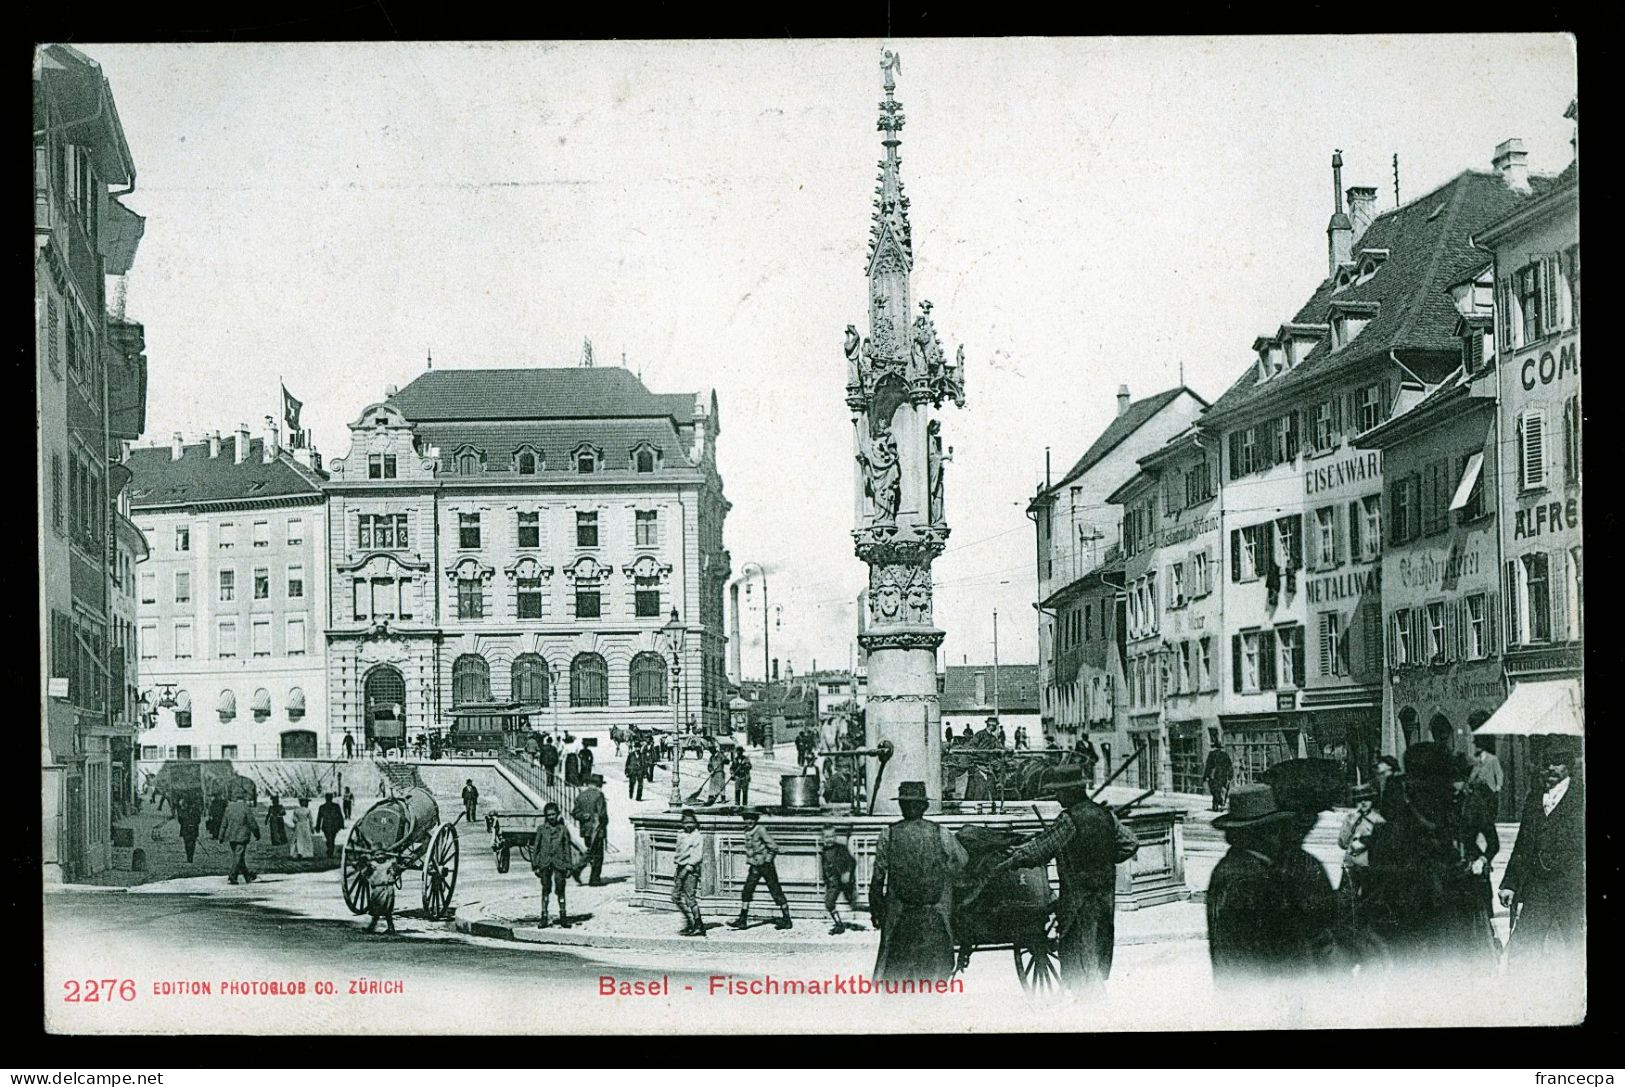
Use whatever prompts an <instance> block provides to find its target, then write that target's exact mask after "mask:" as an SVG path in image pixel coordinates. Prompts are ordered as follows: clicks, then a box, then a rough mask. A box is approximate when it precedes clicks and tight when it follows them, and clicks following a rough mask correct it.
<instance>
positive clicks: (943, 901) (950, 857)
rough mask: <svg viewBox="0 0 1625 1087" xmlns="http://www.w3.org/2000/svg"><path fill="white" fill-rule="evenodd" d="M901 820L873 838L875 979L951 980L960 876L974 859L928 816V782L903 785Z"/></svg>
mask: <svg viewBox="0 0 1625 1087" xmlns="http://www.w3.org/2000/svg"><path fill="white" fill-rule="evenodd" d="M897 806H898V807H899V808H900V809H901V810H902V813H903V818H902V819H901V820H899V821H898V822H896V823H893V824H891V825H890V826H887V827H882V828H881V829H880V835H879V837H878V838H877V839H876V841H875V866H874V876H873V878H871V879H870V881H869V913H870V915H871V916H872V917H873V918H874V922H875V926H876V927H877V928H879V929H880V953H879V955H877V956H876V958H875V970H874V977H875V980H876V981H901V980H903V979H905V978H934V979H939V980H946V979H947V978H948V977H949V976H950V975H951V974H952V973H953V969H954V937H953V925H952V911H953V885H954V878H955V877H956V876H957V875H958V874H959V873H960V872H961V871H962V870H963V869H964V867H965V863H966V862H967V861H968V860H969V859H970V858H969V856H968V855H967V854H966V853H965V849H964V847H963V846H961V845H960V844H959V841H958V839H956V838H955V837H954V836H953V834H952V833H951V832H950V831H949V830H948V828H947V827H943V826H938V825H937V824H936V823H933V822H931V820H929V819H927V818H925V813H926V810H927V809H928V808H930V806H931V801H930V799H929V798H928V797H927V796H926V792H925V782H923V781H905V782H903V783H902V784H900V785H898V787H897Z"/></svg>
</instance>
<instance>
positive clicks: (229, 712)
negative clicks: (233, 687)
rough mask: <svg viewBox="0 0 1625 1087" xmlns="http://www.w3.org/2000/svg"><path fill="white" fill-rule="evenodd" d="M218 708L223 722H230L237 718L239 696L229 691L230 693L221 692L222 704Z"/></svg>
mask: <svg viewBox="0 0 1625 1087" xmlns="http://www.w3.org/2000/svg"><path fill="white" fill-rule="evenodd" d="M217 708H218V709H219V710H220V720H222V721H229V720H231V719H232V718H233V717H236V716H237V694H236V692H234V691H229V690H228V691H221V692H220V703H219V705H218V707H217Z"/></svg>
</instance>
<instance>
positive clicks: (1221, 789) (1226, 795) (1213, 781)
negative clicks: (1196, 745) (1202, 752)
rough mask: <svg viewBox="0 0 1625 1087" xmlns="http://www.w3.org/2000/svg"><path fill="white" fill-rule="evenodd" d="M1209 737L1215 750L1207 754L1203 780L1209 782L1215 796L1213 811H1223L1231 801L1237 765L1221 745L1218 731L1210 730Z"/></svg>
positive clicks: (1209, 789) (1209, 787) (1209, 790)
mask: <svg viewBox="0 0 1625 1087" xmlns="http://www.w3.org/2000/svg"><path fill="white" fill-rule="evenodd" d="M1208 735H1209V736H1210V737H1211V738H1212V740H1213V749H1212V750H1211V751H1209V752H1208V753H1207V765H1206V766H1204V767H1203V768H1202V780H1203V781H1205V782H1207V787H1208V792H1210V793H1212V794H1213V809H1212V810H1213V811H1223V810H1224V806H1225V804H1226V803H1227V802H1228V801H1229V799H1230V782H1231V781H1232V780H1234V778H1235V773H1236V766H1235V763H1234V762H1233V761H1232V760H1231V758H1230V752H1228V751H1226V750H1225V749H1224V747H1223V745H1221V744H1220V743H1219V733H1218V730H1216V729H1212V730H1209V733H1208Z"/></svg>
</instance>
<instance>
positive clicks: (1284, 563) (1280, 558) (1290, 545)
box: [1266, 514, 1303, 570]
mask: <svg viewBox="0 0 1625 1087" xmlns="http://www.w3.org/2000/svg"><path fill="white" fill-rule="evenodd" d="M1266 527H1269V526H1266ZM1273 532H1274V539H1273V541H1272V550H1271V551H1270V552H1269V554H1268V556H1267V557H1266V561H1273V562H1275V563H1276V564H1277V565H1279V566H1281V567H1283V568H1285V569H1287V570H1301V569H1302V568H1303V518H1302V517H1300V516H1299V515H1298V514H1293V515H1292V516H1290V517H1277V518H1276V519H1275V523H1274V526H1273ZM1267 534H1268V533H1266V535H1267Z"/></svg>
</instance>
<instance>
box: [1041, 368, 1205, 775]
mask: <svg viewBox="0 0 1625 1087" xmlns="http://www.w3.org/2000/svg"><path fill="white" fill-rule="evenodd" d="M1205 406H1206V401H1204V400H1202V399H1201V398H1200V397H1199V396H1197V395H1196V394H1195V393H1193V392H1192V391H1191V390H1189V389H1187V388H1185V387H1184V386H1180V387H1178V388H1174V389H1168V390H1166V391H1164V392H1161V393H1158V394H1157V395H1155V396H1150V397H1146V398H1144V399H1142V400H1137V401H1136V400H1132V399H1131V398H1130V396H1129V391H1128V387H1127V386H1124V387H1122V388H1120V389H1119V390H1118V393H1117V416H1116V418H1114V419H1113V420H1112V422H1111V423H1110V424H1109V425H1108V426H1107V427H1106V429H1105V430H1104V431H1102V432H1101V434H1100V436H1099V437H1098V438H1096V439H1095V441H1094V442H1093V443H1092V444H1091V445H1090V446H1089V448H1088V449H1087V450H1086V451H1085V452H1084V454H1083V456H1082V457H1080V458H1079V459H1078V461H1077V463H1075V464H1074V465H1073V466H1072V468H1071V469H1070V470H1069V471H1068V472H1067V473H1066V474H1065V475H1064V476H1062V477H1061V479H1060V481H1059V482H1056V483H1048V482H1047V481H1046V484H1045V485H1044V486H1041V487H1039V489H1038V492H1037V493H1036V494H1035V495H1034V496H1033V498H1032V500H1031V501H1030V502H1029V503H1028V507H1027V515H1028V516H1029V517H1030V518H1031V519H1032V520H1033V523H1034V526H1035V528H1036V537H1037V559H1038V635H1039V637H1038V646H1039V659H1038V669H1039V676H1040V687H1039V689H1040V698H1041V711H1040V716H1041V719H1042V724H1043V730H1044V734H1045V735H1046V736H1052V735H1053V736H1055V737H1056V740H1057V743H1058V745H1059V746H1061V747H1064V748H1071V747H1074V746H1077V745H1078V743H1079V742H1080V741H1081V740H1082V739H1084V738H1090V739H1091V742H1094V743H1095V744H1096V746H1097V748H1098V747H1099V745H1100V743H1101V742H1105V743H1108V744H1113V745H1115V747H1116V749H1117V750H1123V749H1124V748H1123V745H1124V744H1125V743H1126V742H1127V741H1126V737H1119V735H1118V734H1119V732H1121V729H1120V728H1119V725H1120V722H1119V720H1118V717H1119V712H1118V711H1119V709H1120V708H1121V706H1122V698H1121V690H1120V684H1121V682H1122V678H1123V677H1122V674H1121V672H1122V668H1123V658H1122V654H1121V652H1120V651H1118V652H1117V659H1116V660H1115V661H1114V660H1113V659H1112V656H1113V652H1114V651H1115V650H1114V647H1115V646H1116V645H1117V642H1118V640H1119V639H1120V638H1121V637H1122V636H1123V634H1124V627H1123V624H1122V623H1121V622H1120V621H1119V620H1120V619H1121V618H1123V617H1124V615H1123V612H1122V609H1121V608H1119V606H1118V604H1119V602H1118V601H1117V600H1116V599H1115V598H1114V597H1113V592H1114V591H1121V589H1122V584H1121V580H1120V578H1121V575H1120V574H1119V573H1116V572H1115V571H1114V572H1111V573H1109V574H1107V573H1103V571H1102V568H1103V567H1106V566H1109V565H1111V564H1113V563H1117V562H1120V561H1121V559H1122V558H1123V554H1122V541H1121V532H1122V515H1121V511H1120V510H1119V508H1118V507H1116V506H1114V505H1113V504H1112V503H1111V502H1110V501H1109V498H1110V496H1111V495H1112V493H1113V492H1115V491H1116V490H1117V489H1118V488H1119V487H1121V486H1123V484H1125V483H1127V482H1128V481H1129V480H1130V479H1132V478H1133V477H1134V476H1135V475H1136V474H1138V472H1139V470H1140V468H1139V464H1138V460H1139V458H1140V457H1142V456H1145V455H1146V454H1147V453H1150V452H1152V451H1153V450H1155V449H1158V448H1160V447H1161V446H1163V445H1164V444H1166V443H1167V441H1168V440H1169V439H1170V438H1172V437H1173V436H1174V435H1176V434H1178V433H1180V432H1181V431H1183V430H1186V429H1187V428H1189V427H1190V425H1191V424H1192V423H1193V422H1194V421H1195V419H1196V416H1197V414H1198V413H1199V412H1200V411H1201V410H1202V408H1204V407H1205ZM1102 726H1109V727H1102ZM1108 733H1109V734H1110V736H1111V739H1107V738H1106V737H1107V735H1108Z"/></svg>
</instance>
